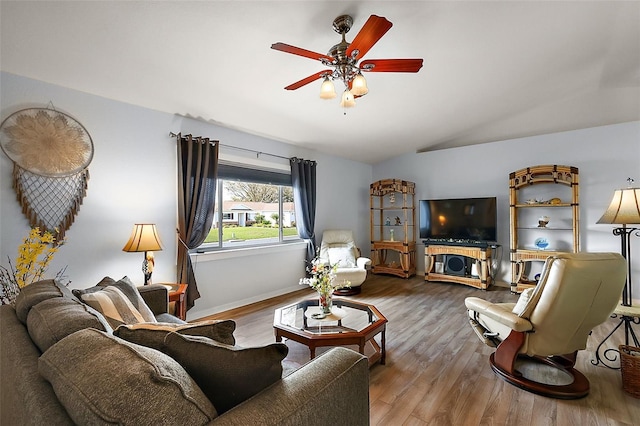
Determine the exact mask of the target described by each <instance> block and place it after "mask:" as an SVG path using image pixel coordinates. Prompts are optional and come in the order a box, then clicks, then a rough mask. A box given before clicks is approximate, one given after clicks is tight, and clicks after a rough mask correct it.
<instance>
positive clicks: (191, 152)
mask: <svg viewBox="0 0 640 426" xmlns="http://www.w3.org/2000/svg"><path fill="white" fill-rule="evenodd" d="M177 138H178V274H177V282H178V283H186V284H188V287H187V297H186V299H187V309H190V308H192V307H193V305H194V303H195V300H196V299H199V298H200V292H199V291H198V285H197V284H196V277H195V275H194V273H193V265H192V264H191V257H189V249H194V248H196V247H198V246H200V244H202V243H203V242H204V240H205V238H207V235H208V234H209V230H210V229H211V224H212V223H213V210H214V207H215V202H216V181H217V179H218V150H219V147H218V141H211V140H209V139H207V138H200V137H195V138H194V137H192V136H191V135H187V136H182V135H178V137H177Z"/></svg>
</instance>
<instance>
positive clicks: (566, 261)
mask: <svg viewBox="0 0 640 426" xmlns="http://www.w3.org/2000/svg"><path fill="white" fill-rule="evenodd" d="M625 280H626V262H625V260H624V258H623V257H622V256H620V255H619V254H617V253H575V254H568V253H567V254H559V255H556V256H552V257H550V258H549V259H547V261H546V262H545V265H544V268H543V271H542V273H541V277H540V280H539V282H538V284H537V285H536V287H535V288H533V289H529V290H525V291H524V292H523V293H522V294H521V295H520V298H519V299H518V302H517V303H515V304H514V303H490V302H487V301H486V300H483V299H479V298H477V297H468V298H467V299H465V305H466V307H467V309H468V312H469V317H470V323H471V326H472V327H473V328H474V330H475V331H476V333H477V334H478V337H480V339H481V340H482V341H483V342H485V343H486V344H489V345H492V346H496V345H497V349H496V351H495V352H494V353H493V354H492V355H491V356H490V358H489V362H490V364H491V367H492V369H493V371H494V372H495V373H496V374H497V375H498V376H500V377H501V378H503V379H504V380H506V381H507V382H509V383H511V384H513V385H515V386H518V387H520V388H522V389H525V390H527V391H529V392H533V393H537V394H540V395H544V396H549V397H553V398H561V399H575V398H582V397H584V396H586V395H587V394H588V393H589V381H588V380H587V378H586V377H585V376H584V375H583V374H582V373H580V372H579V371H578V370H576V369H575V368H574V366H575V362H576V355H577V352H578V351H579V350H582V349H585V348H586V343H587V337H588V336H589V333H590V332H591V330H592V329H593V328H594V327H595V326H597V325H599V324H601V323H603V322H604V321H606V320H607V318H609V316H610V315H611V313H612V312H613V310H614V309H615V307H616V305H617V304H618V301H619V299H620V295H621V293H622V288H623V287H624V283H625ZM516 361H518V364H516ZM531 361H534V362H541V363H544V364H546V365H548V366H551V367H555V368H557V369H560V370H562V371H564V372H566V373H568V374H569V375H570V376H572V380H573V381H572V382H571V383H566V382H565V383H557V384H556V383H551V384H550V383H541V382H540V381H536V380H535V377H534V376H535V374H529V373H527V374H525V373H524V371H525V367H526V365H525V364H526V363H528V364H529V366H530V365H531V364H532V362H531ZM521 366H522V368H521ZM538 370H539V369H538ZM528 371H530V372H534V373H535V372H536V368H535V364H534V369H533V370H528ZM527 376H530V377H527Z"/></svg>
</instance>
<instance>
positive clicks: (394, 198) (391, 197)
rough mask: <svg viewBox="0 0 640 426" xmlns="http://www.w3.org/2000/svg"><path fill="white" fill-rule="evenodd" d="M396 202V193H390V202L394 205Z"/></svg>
mask: <svg viewBox="0 0 640 426" xmlns="http://www.w3.org/2000/svg"><path fill="white" fill-rule="evenodd" d="M395 203H396V193H395V192H392V193H391V194H389V204H391V205H394V204H395Z"/></svg>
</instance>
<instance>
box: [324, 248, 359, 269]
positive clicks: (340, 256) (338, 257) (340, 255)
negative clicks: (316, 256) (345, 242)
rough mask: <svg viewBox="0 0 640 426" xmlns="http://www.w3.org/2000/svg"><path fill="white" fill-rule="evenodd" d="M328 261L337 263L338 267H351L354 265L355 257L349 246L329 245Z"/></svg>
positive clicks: (332, 263) (333, 263)
mask: <svg viewBox="0 0 640 426" xmlns="http://www.w3.org/2000/svg"><path fill="white" fill-rule="evenodd" d="M327 252H328V253H329V263H330V264H331V265H335V264H337V265H338V267H339V268H353V267H354V266H356V258H355V256H354V255H353V249H352V248H351V247H329V249H328V250H327Z"/></svg>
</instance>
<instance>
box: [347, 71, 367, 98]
mask: <svg viewBox="0 0 640 426" xmlns="http://www.w3.org/2000/svg"><path fill="white" fill-rule="evenodd" d="M351 93H353V95H354V96H364V95H366V94H367V93H369V88H368V87H367V80H366V79H365V78H364V76H363V75H362V73H361V72H360V71H358V75H356V76H355V77H354V78H353V82H352V83H351Z"/></svg>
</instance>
